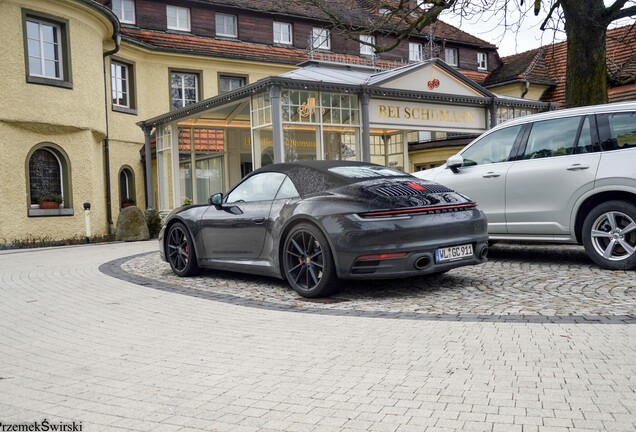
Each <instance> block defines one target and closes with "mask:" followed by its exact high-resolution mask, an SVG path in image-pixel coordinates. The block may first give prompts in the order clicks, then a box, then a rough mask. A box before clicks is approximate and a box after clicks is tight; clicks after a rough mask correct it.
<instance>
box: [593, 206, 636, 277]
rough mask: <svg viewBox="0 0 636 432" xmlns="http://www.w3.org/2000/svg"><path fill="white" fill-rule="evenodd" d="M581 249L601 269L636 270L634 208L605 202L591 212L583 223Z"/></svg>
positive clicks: (635, 220) (635, 217) (635, 209)
mask: <svg viewBox="0 0 636 432" xmlns="http://www.w3.org/2000/svg"><path fill="white" fill-rule="evenodd" d="M583 246H585V251H586V252H587V254H588V255H589V256H590V258H591V259H592V261H594V262H595V263H597V264H598V265H600V266H601V267H604V268H607V269H610V270H629V269H633V268H634V267H636V205H634V204H632V203H630V202H627V201H608V202H605V203H603V204H600V205H598V206H596V207H595V208H594V209H592V211H590V213H589V214H588V215H587V217H586V218H585V222H583Z"/></svg>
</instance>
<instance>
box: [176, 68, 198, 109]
mask: <svg viewBox="0 0 636 432" xmlns="http://www.w3.org/2000/svg"><path fill="white" fill-rule="evenodd" d="M198 101H199V75H198V74H196V73H184V72H172V73H171V74H170V106H171V107H172V109H173V110H175V109H179V108H183V107H185V106H188V105H190V104H193V103H195V102H198Z"/></svg>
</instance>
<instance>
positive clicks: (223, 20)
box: [216, 13, 238, 38]
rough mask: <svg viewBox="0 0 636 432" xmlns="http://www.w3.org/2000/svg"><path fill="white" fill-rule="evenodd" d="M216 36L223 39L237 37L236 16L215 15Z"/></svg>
mask: <svg viewBox="0 0 636 432" xmlns="http://www.w3.org/2000/svg"><path fill="white" fill-rule="evenodd" d="M216 35H217V36H223V37H230V38H235V37H238V31H237V25H236V15H228V14H222V13H217V14H216Z"/></svg>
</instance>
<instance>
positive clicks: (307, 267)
mask: <svg viewBox="0 0 636 432" xmlns="http://www.w3.org/2000/svg"><path fill="white" fill-rule="evenodd" d="M486 230H487V222H486V217H485V216H484V214H483V213H482V212H481V211H480V210H478V209H477V204H476V203H474V202H473V201H471V200H470V199H469V198H467V197H465V196H463V195H461V194H459V193H457V192H454V191H452V190H450V189H448V188H446V187H444V186H441V185H439V184H436V183H432V182H429V181H425V180H420V179H418V178H416V177H413V176H411V175H409V174H405V173H403V172H401V171H397V170H394V169H391V168H386V167H383V166H380V165H374V164H368V163H360V162H340V161H311V162H298V163H282V164H273V165H267V166H266V167H263V168H261V169H258V170H256V171H254V172H252V173H250V174H249V175H247V176H246V177H245V178H243V180H242V181H241V182H240V183H239V184H238V185H236V186H235V187H234V189H232V190H231V191H230V192H229V193H228V194H227V195H226V196H223V194H220V193H218V194H215V195H212V197H211V198H210V202H209V205H194V206H193V205H191V206H185V207H181V208H178V209H176V210H174V211H173V212H172V213H171V214H170V215H169V216H168V218H167V219H166V223H165V224H164V226H163V229H162V230H161V233H160V235H159V250H160V253H161V257H162V258H163V259H164V260H166V261H168V262H169V263H170V266H171V267H172V270H173V271H174V272H175V273H176V274H177V275H179V276H190V275H195V274H197V273H199V272H200V271H201V269H202V268H211V269H222V270H232V271H239V272H244V273H253V274H259V275H267V276H274V277H277V278H282V279H286V280H287V281H288V282H289V284H290V285H291V286H292V288H293V289H294V290H296V291H297V292H298V293H299V294H300V295H302V296H305V297H319V296H325V295H328V294H330V293H333V292H334V291H335V289H336V288H337V282H338V279H382V278H385V279H388V278H399V277H407V276H416V275H425V274H434V273H443V272H445V271H447V270H450V269H452V268H455V267H459V266H465V265H470V264H479V263H483V262H485V261H486V254H487V253H488V246H487V243H488V235H487V232H486Z"/></svg>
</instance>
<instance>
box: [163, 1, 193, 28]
mask: <svg viewBox="0 0 636 432" xmlns="http://www.w3.org/2000/svg"><path fill="white" fill-rule="evenodd" d="M166 16H167V19H168V29H169V30H179V31H185V32H189V31H190V9H188V8H184V7H179V6H170V5H168V6H166Z"/></svg>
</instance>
